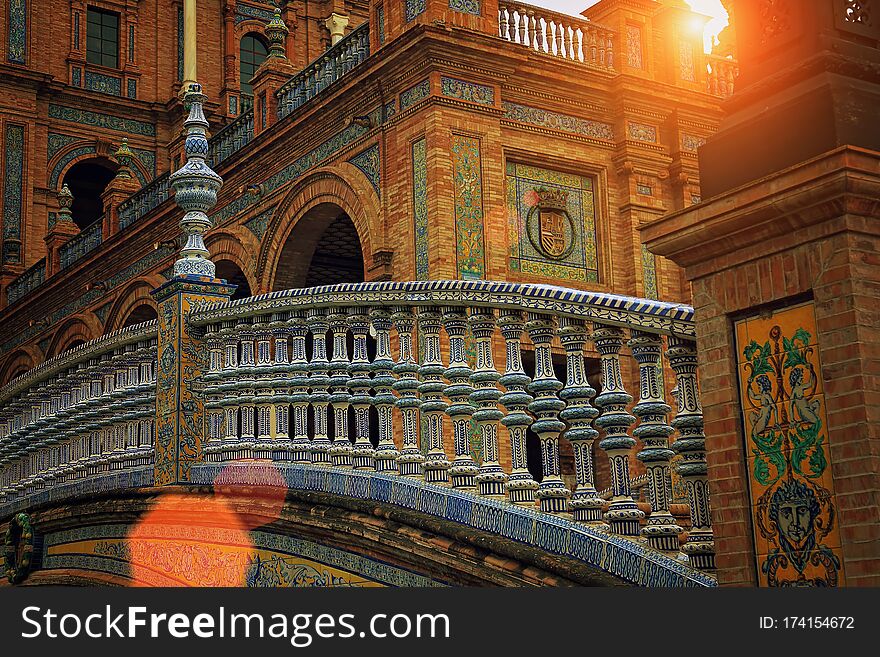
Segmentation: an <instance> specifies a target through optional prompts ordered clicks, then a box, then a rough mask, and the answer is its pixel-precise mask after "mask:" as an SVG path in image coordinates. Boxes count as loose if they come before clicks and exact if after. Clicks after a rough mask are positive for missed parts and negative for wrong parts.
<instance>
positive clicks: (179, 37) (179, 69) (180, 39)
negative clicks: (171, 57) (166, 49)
mask: <svg viewBox="0 0 880 657" xmlns="http://www.w3.org/2000/svg"><path fill="white" fill-rule="evenodd" d="M177 81H178V82H182V81H183V6H180V7H178V8H177Z"/></svg>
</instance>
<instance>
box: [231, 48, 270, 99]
mask: <svg viewBox="0 0 880 657" xmlns="http://www.w3.org/2000/svg"><path fill="white" fill-rule="evenodd" d="M268 55H269V48H268V46H267V45H266V41H265V39H263V37H262V36H260V35H259V34H257V33H255V32H249V33H248V34H245V35H244V36H243V37H242V38H241V42H240V43H239V48H238V67H239V68H238V71H239V87H238V89H239V91H240V92H241V109H242V111H244V110H246V109H249V108H250V107H251V106H252V105H253V98H254V88H253V87H252V86H251V79H252V78H253V77H254V74H255V73H256V72H257V69H258V68H260V64H262V63H263V62H264V61H266V57H267V56H268Z"/></svg>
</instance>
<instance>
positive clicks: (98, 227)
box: [58, 217, 104, 269]
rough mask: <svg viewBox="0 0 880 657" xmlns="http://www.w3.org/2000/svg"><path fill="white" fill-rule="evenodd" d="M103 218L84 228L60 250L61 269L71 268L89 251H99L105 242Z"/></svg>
mask: <svg viewBox="0 0 880 657" xmlns="http://www.w3.org/2000/svg"><path fill="white" fill-rule="evenodd" d="M103 229H104V219H103V217H102V218H100V219H98V220H97V221H95V222H93V223H91V224H89V225H88V226H86V227H85V228H83V229H82V230H81V231H80V233H79V234H78V235H74V236H73V237H71V238H70V239H69V240H67V242H65V243H64V244H63V245H62V246H61V248H60V249H59V250H58V257H59V260H60V265H61V269H64V268H65V267H69V266H70V265H72V264H73V263H74V262H76V261H77V260H79V259H80V258H82V257H83V256H84V255H85V254H87V253H88V252H89V251H93V250H94V249H97V248H98V247H99V246H100V245H101V241H102V240H103V232H102V231H103Z"/></svg>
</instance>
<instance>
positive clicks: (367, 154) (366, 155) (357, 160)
mask: <svg viewBox="0 0 880 657" xmlns="http://www.w3.org/2000/svg"><path fill="white" fill-rule="evenodd" d="M348 161H349V162H350V163H351V164H353V165H354V166H356V167H357V168H358V169H360V171H361V173H363V174H364V175H365V176H366V177H367V180H369V181H370V184H371V185H372V186H373V189H375V190H376V195H377V196H381V195H382V181H381V175H382V174H381V167H382V163H381V160H380V159H379V144H373V145H372V146H370V147H369V148H366V149H364V150H363V151H361V152H360V153H358V154H357V155H355V156H354V157H350V158H349V159H348Z"/></svg>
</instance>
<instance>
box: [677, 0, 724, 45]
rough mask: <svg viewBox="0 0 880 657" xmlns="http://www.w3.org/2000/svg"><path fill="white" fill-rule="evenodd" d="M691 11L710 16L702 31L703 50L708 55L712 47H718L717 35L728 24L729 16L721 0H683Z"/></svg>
mask: <svg viewBox="0 0 880 657" xmlns="http://www.w3.org/2000/svg"><path fill="white" fill-rule="evenodd" d="M685 2H687V3H688V5H690V8H691V10H692V11H695V12H697V13H699V14H703V15H705V16H710V17H711V18H710V19H709V22H708V23H706V27H705V28H704V29H703V50H704V51H705V52H706V53H707V54H708V53H711V52H712V48H713V46H717V45H718V43H719V42H718V35H719V34H721V30H723V29H724V28H725V27H727V25H728V23H729V22H730V15H729V14H728V13H727V10H726V9H725V8H724V5H723V4H721V0H685Z"/></svg>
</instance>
